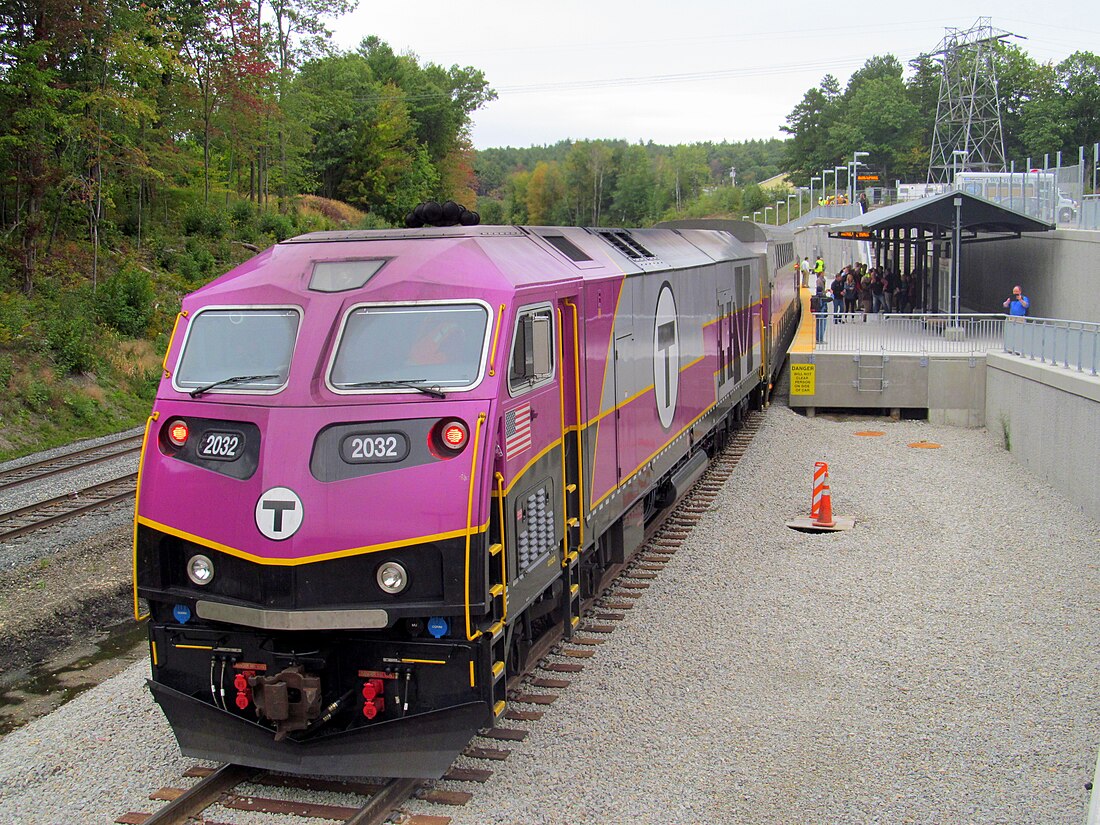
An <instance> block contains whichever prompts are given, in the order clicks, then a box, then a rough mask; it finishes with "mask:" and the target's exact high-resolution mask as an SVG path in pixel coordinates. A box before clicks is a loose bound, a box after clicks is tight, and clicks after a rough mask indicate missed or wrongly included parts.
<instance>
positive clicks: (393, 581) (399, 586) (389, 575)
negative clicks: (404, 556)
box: [377, 561, 409, 593]
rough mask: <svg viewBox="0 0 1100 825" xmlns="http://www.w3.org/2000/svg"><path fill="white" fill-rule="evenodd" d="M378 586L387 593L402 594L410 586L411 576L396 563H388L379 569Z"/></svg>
mask: <svg viewBox="0 0 1100 825" xmlns="http://www.w3.org/2000/svg"><path fill="white" fill-rule="evenodd" d="M377 578H378V586H379V587H381V588H382V589H383V590H385V591H386V592H387V593H400V592H401V591H402V590H404V589H405V588H406V587H407V586H408V584H409V574H408V573H407V572H406V571H405V568H404V567H402V566H401V565H400V564H398V563H397V562H395V561H388V562H386V563H385V564H383V565H381V566H380V567H379V568H378V575H377Z"/></svg>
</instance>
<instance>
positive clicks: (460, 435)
mask: <svg viewBox="0 0 1100 825" xmlns="http://www.w3.org/2000/svg"><path fill="white" fill-rule="evenodd" d="M468 437H469V432H468V431H467V430H466V427H465V425H464V424H462V423H461V422H459V421H452V422H450V423H449V424H447V425H445V426H444V427H443V444H444V446H446V447H447V448H449V449H451V450H455V451H458V450H461V449H462V448H463V447H464V446H466V439H467V438H468Z"/></svg>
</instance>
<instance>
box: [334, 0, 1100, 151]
mask: <svg viewBox="0 0 1100 825" xmlns="http://www.w3.org/2000/svg"><path fill="white" fill-rule="evenodd" d="M989 5H994V4H992V3H990V4H988V5H983V4H979V3H973V2H970V0H926V1H925V2H919V3H897V4H895V3H891V2H883V0H876V2H854V1H853V2H828V0H819V1H818V2H806V1H805V0H785V1H784V0H780V1H779V2H768V0H757V1H756V2H747V0H661V2H656V1H655V0H633V2H627V1H626V0H587V2H580V0H555V2H553V3H537V4H536V3H527V2H523V0H511V2H500V0H451V2H438V1H437V0H419V1H418V2H417V1H416V0H414V2H404V3H392V2H388V3H380V2H376V1H375V0H360V5H359V8H358V10H357V11H355V12H354V13H353V14H351V15H347V16H345V17H343V18H340V19H339V20H337V21H335V22H334V24H333V26H332V27H333V29H334V31H335V35H336V43H337V45H338V46H339V47H340V48H342V49H354V48H355V47H356V46H358V44H359V42H360V41H361V40H362V39H363V38H364V37H366V36H368V35H371V34H374V35H378V36H379V37H381V38H382V39H383V40H385V41H386V42H387V43H389V44H390V46H391V47H392V48H393V49H394V51H396V52H399V53H404V52H411V53H414V54H416V55H417V56H418V57H419V59H420V60H421V62H433V63H438V64H440V65H443V66H451V65H454V64H458V65H460V66H473V67H475V68H477V69H480V70H482V71H483V72H484V73H485V76H486V78H487V79H488V81H489V84H490V86H492V88H494V89H495V90H496V92H497V94H498V99H497V100H494V101H492V102H490V103H488V104H487V105H486V106H485V107H483V108H482V109H480V110H478V111H477V112H475V113H474V127H473V139H474V145H475V146H476V147H477V148H478V149H484V148H488V147H492V146H531V145H542V144H551V143H556V142H557V141H559V140H563V139H567V138H568V139H573V140H580V139H585V138H622V139H625V140H629V141H639V140H641V141H647V140H652V141H654V142H656V143H666V144H676V143H693V142H697V141H722V140H728V141H741V140H748V139H750V138H769V137H781V136H782V133H781V132H780V126H782V125H783V123H784V122H785V120H786V117H787V115H788V114H789V113H790V111H791V109H792V108H794V106H795V105H797V103H798V102H799V101H800V100H801V99H802V96H803V94H804V93H805V92H806V90H807V89H809V88H811V87H812V86H816V85H817V84H818V83H819V82H820V81H821V78H822V77H823V76H824V75H825V74H826V73H831V74H833V75H834V76H836V77H837V79H838V80H839V81H840V83H841V86H842V87H843V86H844V84H846V83H847V80H848V78H849V76H850V75H851V74H852V72H853V71H855V70H856V69H858V68H859V67H860V66H862V65H863V63H864V62H865V61H866V60H867V58H869V57H871V56H873V55H876V54H887V53H889V54H893V55H895V56H896V57H898V58H899V59H900V60H901V61H902V62H903V63H904V62H906V61H908V60H910V59H911V58H913V57H916V56H917V55H918V54H921V53H922V52H931V51H935V49H936V48H937V46H939V44H940V42H941V41H942V40H943V38H944V34H945V29H946V28H948V27H952V28H956V29H961V30H967V29H969V28H971V27H972V26H973V25H974V24H975V22H976V21H977V19H978V18H979V17H981V16H987V17H990V18H991V22H992V24H993V26H994V27H995V28H997V29H1001V30H1004V31H1009V32H1012V33H1014V34H1017V35H1022V36H1023V37H1025V38H1027V39H1026V40H1016V39H1013V40H1014V42H1017V43H1019V44H1020V45H1021V46H1022V47H1023V49H1024V50H1025V51H1026V52H1027V53H1028V54H1029V55H1031V56H1032V57H1033V58H1035V59H1036V60H1039V61H1041V62H1047V61H1053V62H1058V61H1060V60H1062V59H1064V58H1065V57H1067V56H1068V55H1070V54H1072V53H1073V52H1075V51H1078V50H1084V51H1091V52H1094V53H1096V52H1100V19H1098V18H1097V16H1096V14H1095V10H1096V6H1095V3H1094V2H1091V0H1089V1H1088V2H1086V0H1059V1H1058V2H1052V3H1042V4H1039V3H1035V2H1034V0H998V2H997V3H996V4H995V5H996V11H995V12H994V10H993V9H991V8H989ZM1037 14H1038V15H1041V16H1037Z"/></svg>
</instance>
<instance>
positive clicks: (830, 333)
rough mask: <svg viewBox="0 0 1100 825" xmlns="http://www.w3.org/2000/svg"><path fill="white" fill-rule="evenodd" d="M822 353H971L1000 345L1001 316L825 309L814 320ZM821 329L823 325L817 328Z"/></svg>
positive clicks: (1001, 332) (1002, 327) (1001, 345)
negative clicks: (825, 310)
mask: <svg viewBox="0 0 1100 825" xmlns="http://www.w3.org/2000/svg"><path fill="white" fill-rule="evenodd" d="M814 322H815V332H817V331H822V332H823V333H824V334H823V335H817V336H816V337H817V338H822V337H823V338H824V340H823V341H818V343H817V345H816V349H818V350H824V351H828V352H857V353H860V352H889V353H897V354H900V355H931V354H939V353H950V354H956V355H977V354H982V353H986V352H989V351H991V350H992V351H1001V350H1002V349H1004V323H1005V316H1004V315H981V314H974V313H966V314H959V315H948V314H944V313H932V314H927V313H922V314H917V313H897V312H883V313H873V312H869V313H862V312H840V313H835V312H825V313H817V314H815V318H814ZM822 327H823V328H824V329H822Z"/></svg>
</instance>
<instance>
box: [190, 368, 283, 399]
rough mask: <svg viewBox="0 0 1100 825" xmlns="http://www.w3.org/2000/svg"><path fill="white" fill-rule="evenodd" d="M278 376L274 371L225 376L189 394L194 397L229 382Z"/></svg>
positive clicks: (237, 382)
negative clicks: (262, 373) (261, 373)
mask: <svg viewBox="0 0 1100 825" xmlns="http://www.w3.org/2000/svg"><path fill="white" fill-rule="evenodd" d="M278 377H279V375H278V374H277V373H272V374H270V375H234V376H233V377H232V378H223V379H222V380H221V381H215V382H214V383H212V384H207V385H206V386H205V387H195V389H193V390H191V392H189V393H188V395H190V396H191V397H192V398H198V397H199V396H200V395H202V394H203V393H204V392H206V391H207V390H212V389H214V388H215V387H224V386H226V385H228V384H245V383H248V382H249V381H266V380H268V379H269V378H278Z"/></svg>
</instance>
